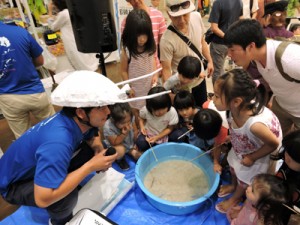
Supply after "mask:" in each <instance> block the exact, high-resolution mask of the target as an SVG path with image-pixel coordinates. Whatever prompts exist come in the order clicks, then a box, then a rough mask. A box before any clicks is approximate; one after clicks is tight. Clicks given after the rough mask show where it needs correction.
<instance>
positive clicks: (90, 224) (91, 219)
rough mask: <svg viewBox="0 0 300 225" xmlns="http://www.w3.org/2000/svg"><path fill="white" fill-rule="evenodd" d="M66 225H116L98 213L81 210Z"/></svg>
mask: <svg viewBox="0 0 300 225" xmlns="http://www.w3.org/2000/svg"><path fill="white" fill-rule="evenodd" d="M66 225H118V224H117V223H115V222H113V221H112V220H110V219H108V218H107V217H106V216H104V215H103V214H101V213H100V212H97V211H94V210H91V209H81V210H79V211H78V212H77V213H76V214H75V215H74V217H73V218H72V219H71V220H70V221H69V222H68V223H66Z"/></svg>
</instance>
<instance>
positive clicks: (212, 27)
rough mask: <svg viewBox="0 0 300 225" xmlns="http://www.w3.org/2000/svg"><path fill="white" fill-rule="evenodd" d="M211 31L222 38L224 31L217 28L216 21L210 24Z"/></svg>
mask: <svg viewBox="0 0 300 225" xmlns="http://www.w3.org/2000/svg"><path fill="white" fill-rule="evenodd" d="M210 27H211V31H212V32H213V33H214V34H215V35H217V36H218V37H220V38H224V35H225V33H224V32H223V31H222V30H221V29H220V28H219V25H218V24H217V23H211V24H210Z"/></svg>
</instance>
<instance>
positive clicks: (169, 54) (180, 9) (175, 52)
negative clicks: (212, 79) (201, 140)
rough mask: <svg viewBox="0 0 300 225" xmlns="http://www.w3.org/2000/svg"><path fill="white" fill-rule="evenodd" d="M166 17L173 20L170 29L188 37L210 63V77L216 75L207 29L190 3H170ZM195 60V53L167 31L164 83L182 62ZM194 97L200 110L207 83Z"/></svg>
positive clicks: (162, 54)
mask: <svg viewBox="0 0 300 225" xmlns="http://www.w3.org/2000/svg"><path fill="white" fill-rule="evenodd" d="M166 6H167V13H168V15H169V17H170V19H171V25H170V26H173V27H174V29H175V30H177V31H178V32H179V33H181V34H182V35H184V36H185V37H187V38H188V39H189V40H190V41H191V42H192V43H193V44H194V46H195V47H196V48H197V50H198V51H199V52H202V55H203V56H204V57H205V58H206V59H207V60H208V66H207V73H208V76H210V75H211V73H212V72H213V64H212V59H211V56H210V53H209V49H208V45H207V43H206V42H205V39H204V33H205V28H204V24H203V22H202V18H201V15H200V14H199V13H198V12H193V11H194V10H195V6H194V4H193V3H192V1H191V0H167V1H166ZM188 55H190V56H195V57H197V58H199V56H198V55H197V53H195V51H193V50H192V49H191V48H190V46H188V45H187V43H186V42H184V41H183V40H182V39H181V38H180V37H179V36H178V35H177V34H176V33H175V32H173V31H171V30H169V29H167V30H166V32H165V33H164V34H163V36H162V38H161V41H160V60H161V64H162V68H163V70H162V78H163V82H165V81H166V80H167V79H168V78H169V77H171V76H172V75H174V74H176V73H177V66H178V64H179V62H180V60H181V59H182V58H183V57H185V56H188ZM203 72H204V69H203V67H202V71H201V75H200V76H202V77H203V78H204V77H205V75H204V73H203ZM192 92H193V95H194V97H195V100H196V104H197V105H198V106H200V107H201V106H202V104H203V103H204V102H205V101H206V100H207V93H206V83H205V80H204V81H203V82H201V83H200V84H199V85H198V86H196V87H195V88H193V90H192Z"/></svg>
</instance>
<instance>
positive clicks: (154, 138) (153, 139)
mask: <svg viewBox="0 0 300 225" xmlns="http://www.w3.org/2000/svg"><path fill="white" fill-rule="evenodd" d="M146 141H148V142H149V143H155V142H156V141H157V137H156V136H153V137H146Z"/></svg>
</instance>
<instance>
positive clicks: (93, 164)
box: [34, 152, 117, 208]
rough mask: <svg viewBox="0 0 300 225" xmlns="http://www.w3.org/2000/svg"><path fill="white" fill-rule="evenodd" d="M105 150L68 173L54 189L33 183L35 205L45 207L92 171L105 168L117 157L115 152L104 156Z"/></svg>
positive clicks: (74, 186)
mask: <svg viewBox="0 0 300 225" xmlns="http://www.w3.org/2000/svg"><path fill="white" fill-rule="evenodd" d="M104 154H105V152H102V153H99V154H97V155H95V156H94V157H93V158H92V159H90V160H89V161H88V162H86V163H85V164H84V165H83V166H81V167H80V168H78V169H77V170H75V171H73V172H71V173H69V174H68V175H67V176H66V178H65V179H64V181H63V182H62V183H61V184H60V186H59V187H58V188H56V189H53V188H45V187H42V186H39V185H37V184H35V185H34V199H35V202H36V204H37V206H39V207H41V208H46V207H48V206H49V205H52V204H53V203H55V202H57V201H59V200H61V199H62V198H64V197H66V196H67V195H68V194H70V193H71V192H72V191H73V190H74V189H75V188H76V187H77V186H78V185H79V184H80V183H81V181H82V180H83V179H84V178H85V177H86V176H87V175H89V174H90V173H92V172H94V171H101V170H106V169H108V168H109V167H111V165H112V163H113V162H114V161H115V160H116V158H117V153H116V154H114V155H111V156H104Z"/></svg>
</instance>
